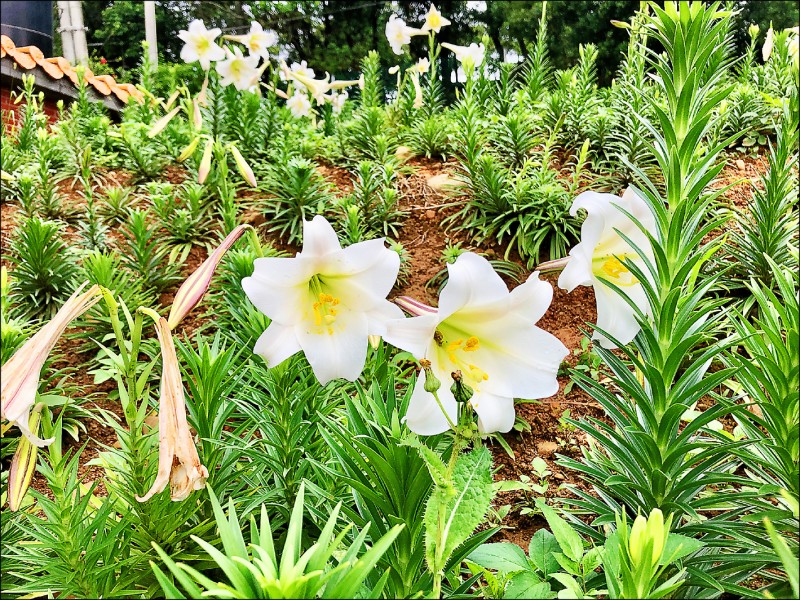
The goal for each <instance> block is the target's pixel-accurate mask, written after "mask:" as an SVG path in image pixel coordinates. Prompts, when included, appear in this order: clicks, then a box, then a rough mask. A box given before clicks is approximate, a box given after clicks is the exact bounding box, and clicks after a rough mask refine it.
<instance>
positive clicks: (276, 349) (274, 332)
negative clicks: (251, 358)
mask: <svg viewBox="0 0 800 600" xmlns="http://www.w3.org/2000/svg"><path fill="white" fill-rule="evenodd" d="M300 350H301V348H300V342H298V341H297V335H296V334H295V332H294V328H293V327H287V326H285V325H281V324H280V323H274V322H273V323H270V325H269V327H267V329H266V331H264V333H262V334H261V336H260V337H259V338H258V341H257V342H256V345H255V347H254V348H253V352H254V353H255V354H258V355H260V356H263V357H264V360H265V361H266V362H267V366H269V367H276V366H278V365H279V364H281V363H282V362H283V361H285V360H286V359H287V358H289V357H290V356H292V355H294V354H296V353H297V352H300Z"/></svg>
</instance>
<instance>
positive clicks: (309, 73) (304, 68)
mask: <svg viewBox="0 0 800 600" xmlns="http://www.w3.org/2000/svg"><path fill="white" fill-rule="evenodd" d="M284 64H285V63H284ZM286 73H291V74H294V75H300V76H302V77H308V78H309V79H314V77H316V76H317V75H316V73H314V69H311V68H309V67H308V64H307V63H306V61H304V60H301V61H300V62H299V63H292V66H291V67H290V68H289V69H288V71H285V72H284V73H283V76H284V77H283V78H284V79H286Z"/></svg>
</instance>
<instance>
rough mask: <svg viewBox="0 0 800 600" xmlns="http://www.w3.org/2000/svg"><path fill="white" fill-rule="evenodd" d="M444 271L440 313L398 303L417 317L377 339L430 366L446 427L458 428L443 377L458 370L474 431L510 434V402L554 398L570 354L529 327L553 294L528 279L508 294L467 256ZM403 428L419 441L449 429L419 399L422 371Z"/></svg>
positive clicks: (432, 403) (433, 405) (431, 404)
mask: <svg viewBox="0 0 800 600" xmlns="http://www.w3.org/2000/svg"><path fill="white" fill-rule="evenodd" d="M447 271H448V275H449V278H448V281H447V284H446V285H445V286H444V289H443V290H442V293H441V295H440V296H439V308H438V309H436V308H431V307H429V306H425V305H424V304H421V303H419V302H417V301H415V300H413V299H411V298H401V299H398V304H401V305H402V306H403V307H404V308H405V309H406V310H408V311H409V312H411V313H413V314H416V315H418V316H416V317H413V318H409V319H397V320H395V321H390V322H389V323H387V326H386V334H385V335H384V339H385V340H386V341H387V342H388V343H390V344H392V345H394V346H397V347H398V348H401V349H403V350H406V351H408V352H411V353H412V354H413V355H414V356H415V357H416V358H417V359H420V360H421V359H423V358H424V359H427V360H428V361H430V363H431V369H432V371H433V374H434V375H436V377H437V378H438V379H439V380H440V381H441V382H442V385H441V387H440V388H439V391H438V396H439V400H440V401H441V403H442V406H443V408H444V410H446V411H447V415H448V416H449V418H450V421H452V422H454V423H455V422H457V420H458V405H457V402H456V399H455V397H454V396H453V393H452V392H451V391H450V382H451V381H452V379H451V375H450V374H451V373H452V372H454V371H456V370H460V371H461V374H462V376H463V382H464V383H465V384H467V385H469V387H471V388H472V390H473V392H474V394H473V396H472V398H471V400H470V404H471V405H472V408H473V409H474V410H475V412H476V413H477V414H478V427H479V429H480V431H482V432H484V433H491V432H495V431H502V432H506V431H509V430H510V429H511V428H512V427H513V426H514V420H515V417H516V413H515V410H514V399H515V398H525V399H531V400H533V399H537V398H547V397H549V396H552V395H553V394H555V393H556V392H557V391H558V379H557V378H556V374H557V372H558V367H559V365H560V364H561V361H562V360H563V359H564V357H566V356H567V355H568V354H569V351H568V350H567V349H566V347H564V344H562V343H561V342H560V341H559V340H558V339H557V338H556V337H555V336H553V335H551V334H549V333H547V332H546V331H543V330H542V329H539V328H538V327H536V325H535V323H536V322H537V321H538V320H539V319H540V318H541V317H542V315H544V313H545V311H547V308H548V307H549V306H550V301H551V300H552V298H553V288H552V286H551V285H550V284H549V283H547V282H546V281H541V280H539V274H538V273H534V274H533V275H531V276H530V277H529V278H528V280H527V281H526V282H525V283H524V284H522V285H520V286H518V287H516V288H515V289H514V290H513V291H511V292H509V291H508V287H507V286H506V284H505V283H504V282H503V280H502V279H501V278H500V276H499V275H498V274H497V273H496V272H495V270H494V269H493V268H492V266H491V264H489V261H488V260H486V259H485V258H483V257H481V256H478V255H477V254H473V253H471V252H465V253H464V254H462V255H461V256H459V257H458V258H457V259H456V261H455V263H453V264H450V265H448V266H447ZM405 421H406V423H407V424H408V427H409V429H411V431H413V432H415V433H417V434H419V435H435V434H438V433H442V432H444V431H446V430H447V429H448V428H449V423H448V417H447V416H445V414H444V413H443V412H442V409H440V408H439V405H438V404H437V402H436V399H435V398H434V397H433V395H432V394H431V393H429V392H426V391H425V375H424V374H423V372H422V371H420V374H419V377H418V378H417V384H416V386H415V387H414V391H413V393H412V396H411V401H410V402H409V405H408V412H407V413H406V416H405Z"/></svg>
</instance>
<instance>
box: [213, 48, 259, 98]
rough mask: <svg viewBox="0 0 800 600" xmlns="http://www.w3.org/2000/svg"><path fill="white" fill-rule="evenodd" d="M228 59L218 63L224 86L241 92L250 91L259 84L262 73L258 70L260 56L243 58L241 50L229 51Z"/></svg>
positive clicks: (218, 70)
mask: <svg viewBox="0 0 800 600" xmlns="http://www.w3.org/2000/svg"><path fill="white" fill-rule="evenodd" d="M227 53H228V58H227V59H226V60H223V61H221V62H218V63H217V73H219V75H220V77H221V79H220V83H221V84H222V85H231V84H233V86H234V87H235V88H236V89H237V90H240V91H244V90H248V89H250V88H251V87H253V86H254V85H256V84H257V83H258V79H259V75H260V72H259V70H258V69H257V68H256V67H258V63H259V61H260V60H261V59H260V58H259V57H258V56H252V55H251V56H242V51H241V49H240V48H234V49H233V52H231V51H230V50H228V51H227Z"/></svg>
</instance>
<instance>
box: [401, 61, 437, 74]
mask: <svg viewBox="0 0 800 600" xmlns="http://www.w3.org/2000/svg"><path fill="white" fill-rule="evenodd" d="M430 68H431V63H430V61H429V60H428V59H427V58H420V59H419V60H418V61H417V64H415V65H414V66H412V67H409V68H408V69H407V71H409V72H411V73H415V72H416V73H427V72H428V69H430Z"/></svg>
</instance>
